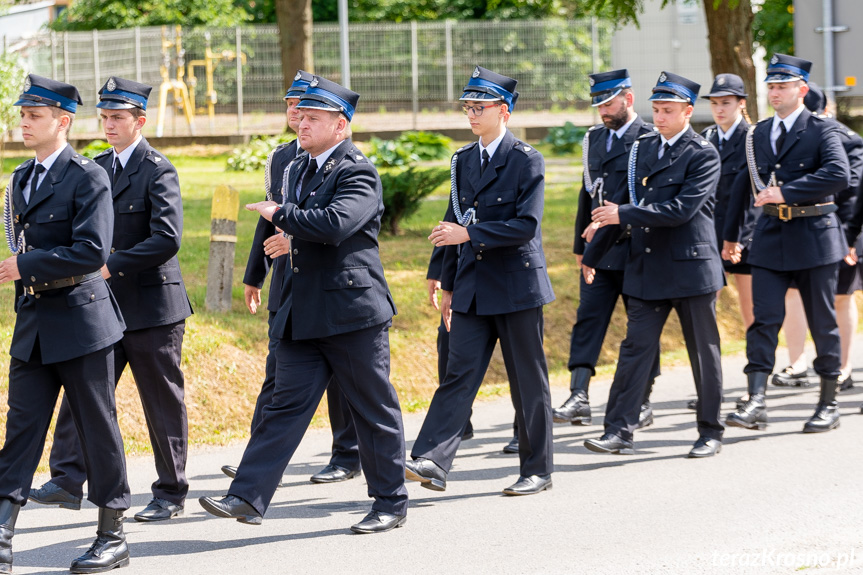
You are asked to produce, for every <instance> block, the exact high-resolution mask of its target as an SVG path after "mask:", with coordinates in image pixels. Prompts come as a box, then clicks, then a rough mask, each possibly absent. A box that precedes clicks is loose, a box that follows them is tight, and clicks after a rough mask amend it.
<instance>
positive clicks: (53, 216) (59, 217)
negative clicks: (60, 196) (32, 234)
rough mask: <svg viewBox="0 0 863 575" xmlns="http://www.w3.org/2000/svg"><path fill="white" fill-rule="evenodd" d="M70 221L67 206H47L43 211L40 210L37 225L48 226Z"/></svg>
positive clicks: (37, 215)
mask: <svg viewBox="0 0 863 575" xmlns="http://www.w3.org/2000/svg"><path fill="white" fill-rule="evenodd" d="M68 219H69V210H68V207H67V206H66V204H61V205H57V206H47V207H46V208H45V209H43V210H39V213H38V214H36V223H37V224H47V223H51V222H62V221H64V220H68Z"/></svg>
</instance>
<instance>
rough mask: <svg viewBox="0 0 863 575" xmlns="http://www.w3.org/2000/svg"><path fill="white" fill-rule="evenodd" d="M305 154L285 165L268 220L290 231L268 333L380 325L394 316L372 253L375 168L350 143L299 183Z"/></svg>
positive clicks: (377, 209)
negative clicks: (281, 192)
mask: <svg viewBox="0 0 863 575" xmlns="http://www.w3.org/2000/svg"><path fill="white" fill-rule="evenodd" d="M308 163H309V156H308V154H305V155H303V156H302V157H301V158H300V159H299V160H297V161H296V162H294V163H293V164H291V168H290V170H289V172H288V174H289V175H288V187H287V188H286V189H287V190H288V197H287V198H285V204H284V206H283V207H281V208H280V209H279V210H277V211H276V213H275V214H274V215H273V223H274V224H275V225H276V226H278V227H279V228H280V229H282V230H284V231H285V232H286V233H288V234H289V235H291V236H293V239H292V242H293V249H292V258H293V260H292V262H291V263H289V265H288V266H287V267H286V269H285V277H284V279H283V283H282V289H281V294H280V295H281V297H280V304H279V310H278V312H277V314H276V317H275V319H274V321H273V326H272V331H271V334H270V336H271V337H276V338H282V337H284V336H285V334H286V333H288V332H287V331H286V328H287V321H288V318H289V317H290V318H291V331H290V334H291V337H292V339H295V340H296V339H312V338H322V337H327V336H332V335H337V334H341V333H347V332H351V331H357V330H360V329H364V328H367V327H372V326H375V325H380V324H382V323H384V322H386V321H389V320H390V319H392V317H393V315H395V313H396V306H395V302H394V301H393V298H392V296H391V295H390V292H389V289H388V288H387V282H386V279H385V278H384V270H383V266H382V265H381V258H380V253H379V251H378V232H379V231H380V227H381V214H382V213H383V211H384V204H383V195H382V190H381V180H380V178H379V177H378V173H377V170H375V167H374V166H373V165H372V164H371V163H370V162H369V161H368V159H367V158H366V157H365V156H364V155H363V154H362V152H360V151H359V150H358V149H357V148H356V147H355V146H354V145H353V143H352V142H351V141H350V140H345V141H344V142H342V143H341V144H340V145H339V146H338V147H337V148H336V149H335V150H334V151H333V153H332V155H331V156H330V158H329V159H328V160H327V161H326V163H325V164H324V165H323V166H321V167H319V169H318V171H317V173H316V174H315V176H314V177H313V178H312V180H311V181H310V182H309V185H308V186H303V188H302V190H301V194H302V195H301V197H300V198H299V199H297V198H296V195H295V190H296V186H297V181H298V179H299V178H301V177H302V174H303V173H304V172H305V170H306V166H307V165H308Z"/></svg>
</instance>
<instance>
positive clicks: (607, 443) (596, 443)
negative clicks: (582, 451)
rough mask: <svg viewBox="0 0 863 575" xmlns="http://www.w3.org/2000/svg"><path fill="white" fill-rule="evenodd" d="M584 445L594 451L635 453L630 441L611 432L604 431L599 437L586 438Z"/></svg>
mask: <svg viewBox="0 0 863 575" xmlns="http://www.w3.org/2000/svg"><path fill="white" fill-rule="evenodd" d="M584 446H585V447H586V448H588V449H589V450H591V451H594V452H596V453H618V454H620V455H633V454H634V453H635V449H633V447H632V442H631V441H627V440H626V439H623V438H622V437H619V436H617V435H614V434H613V433H605V434H603V436H602V437H600V438H599V439H587V440H585V442H584Z"/></svg>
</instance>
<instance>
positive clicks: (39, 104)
mask: <svg viewBox="0 0 863 575" xmlns="http://www.w3.org/2000/svg"><path fill="white" fill-rule="evenodd" d="M12 105H13V106H29V107H31V108H56V107H57V104H56V103H53V102H51V103H48V101H43V102H36V101H34V100H28V99H27V98H21V99H20V100H18V101H17V102H15V103H14V104H12Z"/></svg>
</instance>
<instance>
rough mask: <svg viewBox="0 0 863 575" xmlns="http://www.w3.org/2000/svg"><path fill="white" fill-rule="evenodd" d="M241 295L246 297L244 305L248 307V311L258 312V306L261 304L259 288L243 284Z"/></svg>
mask: <svg viewBox="0 0 863 575" xmlns="http://www.w3.org/2000/svg"><path fill="white" fill-rule="evenodd" d="M243 297H244V298H245V299H246V307H247V308H249V312H250V313H252V314H256V313H258V306H259V305H261V289H260V288H257V287H255V286H250V285H248V284H243Z"/></svg>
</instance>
